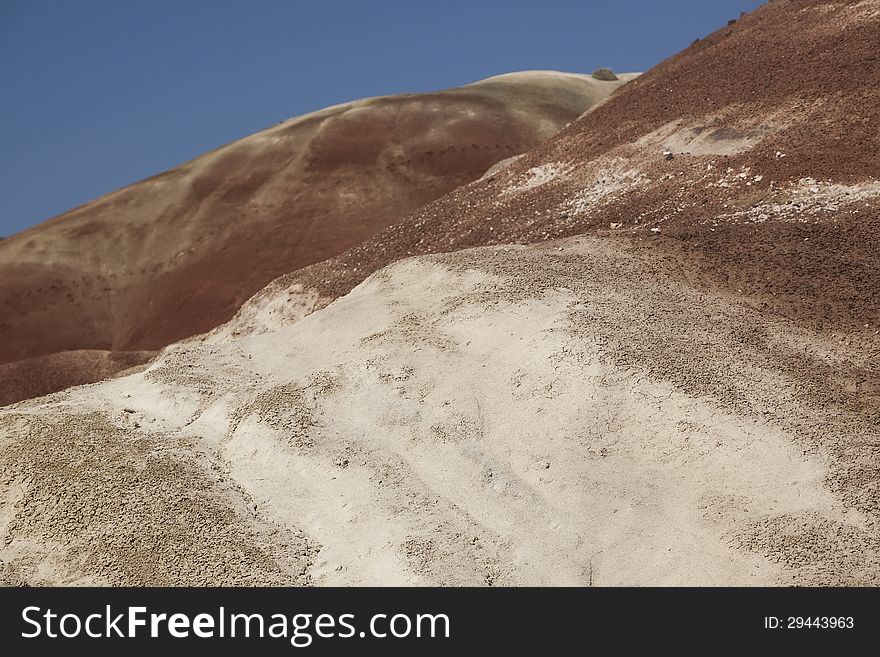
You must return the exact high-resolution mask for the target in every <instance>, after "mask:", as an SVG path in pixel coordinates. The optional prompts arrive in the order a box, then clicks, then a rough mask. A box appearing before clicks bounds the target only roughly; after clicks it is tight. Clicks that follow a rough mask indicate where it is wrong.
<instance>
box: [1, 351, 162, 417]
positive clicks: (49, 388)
mask: <svg viewBox="0 0 880 657" xmlns="http://www.w3.org/2000/svg"><path fill="white" fill-rule="evenodd" d="M155 355H156V354H155V352H152V351H124V352H113V351H95V350H91V351H88V350H83V351H65V352H61V353H57V354H47V355H45V356H35V357H34V358H27V359H25V360H19V361H15V362H13V363H3V364H0V406H3V405H5V404H12V403H13V402H17V401H20V400H22V399H30V398H33V397H42V396H43V395H47V394H49V393H52V392H55V391H57V390H62V389H64V388H69V387H70V386H76V385H81V384H83V383H91V382H93V381H100V380H101V379H106V378H108V377H111V376H113V375H114V374H117V373H120V372H124V371H126V370H130V369H131V368H133V367H137V366H139V365H143V364H145V363H148V362H149V361H150V360H152V358H153V357H154V356H155Z"/></svg>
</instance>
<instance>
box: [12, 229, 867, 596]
mask: <svg viewBox="0 0 880 657" xmlns="http://www.w3.org/2000/svg"><path fill="white" fill-rule="evenodd" d="M646 253H650V252H649V251H645V250H641V251H635V250H627V247H626V246H624V245H621V244H620V243H619V242H613V241H610V240H607V239H602V238H576V239H574V240H566V241H559V242H549V243H547V244H544V245H541V246H534V247H527V248H524V247H487V248H483V249H478V250H471V251H463V252H459V253H455V254H447V255H442V256H427V257H421V258H414V259H409V260H404V261H401V262H399V263H397V264H395V265H392V266H390V267H388V268H386V269H383V270H380V271H379V272H378V273H376V274H375V275H373V276H372V277H370V278H369V279H368V280H367V281H365V282H364V283H363V284H361V285H360V286H358V287H357V288H356V289H355V290H354V291H352V292H351V293H350V294H348V295H347V296H345V297H342V298H340V299H339V300H337V301H336V302H334V303H332V304H330V305H329V306H328V307H326V308H324V309H323V310H320V311H318V312H315V313H313V314H311V315H309V316H307V317H305V318H304V319H302V320H301V321H299V322H297V323H295V324H292V325H287V326H283V327H279V328H277V329H276V330H274V331H271V332H269V331H267V332H263V333H259V334H254V335H250V336H245V337H241V338H238V339H229V340H226V341H214V342H198V341H191V342H189V343H184V344H180V345H176V346H172V347H169V348H168V349H167V350H166V352H165V354H164V355H163V356H162V357H161V358H160V359H159V360H158V361H157V362H156V363H154V364H153V365H152V366H151V367H150V368H149V369H148V370H147V371H145V372H142V373H138V374H133V375H130V376H128V377H125V378H120V379H116V380H111V381H106V382H103V383H99V384H94V385H91V386H84V387H80V388H75V389H72V390H70V391H67V392H65V393H58V394H56V395H53V396H51V397H48V398H45V399H43V400H37V401H33V402H24V403H21V404H18V405H16V406H12V407H8V408H5V409H3V410H0V468H2V469H0V495H2V498H0V499H2V501H3V503H2V506H0V536H2V540H3V541H4V547H3V549H2V552H0V554H2V563H3V566H2V568H3V570H2V573H3V575H2V577H4V578H5V580H6V581H7V582H9V583H15V582H28V583H34V584H37V583H39V584H54V583H98V584H106V583H112V584H202V583H212V584H230V583H232V584H259V583H268V584H275V583H282V582H284V583H293V584H300V583H311V584H324V585H333V584H357V585H361V584H363V585H368V584H380V585H392V584H407V585H417V584H442V585H455V584H474V585H484V584H494V585H528V584H550V585H589V584H593V585H615V584H695V585H701V584H722V585H724V584H749V585H762V584H777V583H799V584H877V583H878V582H877V572H878V567H877V565H878V564H877V559H878V555H880V551H878V547H880V545H878V543H880V540H878V538H877V536H878V532H877V518H876V513H877V505H876V502H875V501H874V497H875V495H874V493H873V489H872V485H873V483H872V482H873V479H872V478H871V477H867V476H863V474H864V472H863V471H862V470H860V468H861V467H862V466H863V465H865V464H864V463H862V461H860V460H859V459H860V457H859V456H858V455H857V456H855V457H854V456H853V448H854V445H853V443H854V442H857V441H859V440H862V439H864V438H865V437H867V436H870V435H876V429H877V427H875V426H873V425H872V424H871V423H870V422H869V419H868V418H867V416H864V417H862V416H860V415H859V414H858V413H856V412H854V411H853V410H852V409H850V408H848V407H847V406H846V404H845V403H844V402H845V400H844V401H841V400H840V399H839V398H838V397H836V396H835V395H834V394H833V391H831V390H830V389H829V384H827V382H825V380H824V379H823V378H822V377H823V369H822V367H823V366H826V365H835V366H838V367H848V368H850V369H851V370H852V371H857V370H858V368H860V367H863V366H864V365H865V364H864V362H863V360H864V358H865V356H863V354H867V353H870V351H869V350H863V349H860V348H858V345H853V344H852V343H844V342H836V341H834V342H830V341H828V340H827V338H825V337H823V336H821V335H818V334H811V333H807V332H805V331H804V330H803V329H797V330H795V329H794V328H793V327H792V326H789V325H783V324H776V323H772V322H771V321H770V320H767V319H766V318H762V317H760V316H759V315H758V314H757V312H756V311H755V310H753V309H751V308H750V307H748V306H747V305H745V304H744V303H743V302H742V301H734V300H731V299H729V298H727V297H714V296H708V295H707V294H706V293H704V292H697V291H694V290H692V289H690V288H688V287H685V286H683V285H681V284H679V283H676V282H674V281H672V280H671V279H670V278H669V277H668V276H666V275H664V274H663V273H662V270H661V269H660V267H659V266H658V263H657V262H654V261H652V260H651V256H650V255H647V256H646V255H645V254H646ZM646 272H650V276H648V275H646ZM805 345H807V349H806V351H805ZM823 386H825V387H823ZM855 448H856V449H857V448H858V446H857V445H856V446H855ZM860 473H861V474H860Z"/></svg>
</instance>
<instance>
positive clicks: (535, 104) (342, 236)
mask: <svg viewBox="0 0 880 657" xmlns="http://www.w3.org/2000/svg"><path fill="white" fill-rule="evenodd" d="M629 77H631V76H622V79H621V80H620V81H617V82H602V81H599V80H595V79H594V78H592V77H590V76H588V75H574V74H566V73H557V72H540V71H535V72H524V73H516V74H509V75H504V76H498V77H496V78H491V79H489V80H484V81H482V82H479V83H475V84H472V85H466V86H464V87H460V88H458V89H452V90H449V91H442V92H437V93H427V94H412V95H401V96H391V97H384V98H374V99H367V100H362V101H356V102H353V103H348V104H344V105H339V106H336V107H332V108H328V109H326V110H321V111H319V112H315V113H313V114H309V115H306V116H302V117H298V118H295V119H291V120H288V121H284V122H282V123H280V124H278V125H277V126H274V127H272V128H269V129H267V130H264V131H262V132H259V133H257V134H255V135H252V136H250V137H246V138H244V139H242V140H240V141H237V142H235V143H232V144H229V145H227V146H224V147H222V148H219V149H217V150H215V151H212V152H211V153H208V154H206V155H204V156H202V157H199V158H197V159H195V160H193V161H191V162H188V163H186V164H184V165H182V166H180V167H177V168H175V169H172V170H170V171H166V172H164V173H161V174H159V175H157V176H154V177H152V178H149V179H147V180H144V181H141V182H139V183H136V184H134V185H132V186H130V187H127V188H125V189H122V190H119V191H117V192H114V193H112V194H108V195H107V196H104V197H102V198H99V199H97V200H95V201H93V202H92V203H89V204H87V205H85V206H82V207H80V208H77V209H75V210H72V211H70V212H68V213H65V214H64V215H61V216H59V217H56V218H54V219H52V220H49V221H47V222H45V223H43V224H40V225H39V226H36V227H34V228H32V229H29V230H27V231H24V232H22V233H20V234H18V235H14V236H12V237H9V238H7V239H4V240H2V241H0V364H2V363H9V362H13V361H20V362H19V364H18V365H17V366H16V367H15V368H14V372H15V376H16V377H18V376H22V377H24V379H25V380H24V381H23V383H22V387H21V389H20V390H18V391H16V390H15V385H14V381H7V382H6V383H5V385H4V387H5V389H6V392H5V395H4V399H0V403H4V402H8V401H10V400H11V399H22V398H26V397H28V396H30V395H31V394H33V393H34V392H35V391H36V392H38V393H45V392H47V391H51V390H57V389H59V388H58V386H64V385H69V384H73V383H80V382H84V381H88V380H97V379H96V378H94V377H98V378H103V376H105V375H106V366H107V365H108V364H109V363H110V362H111V361H109V360H107V359H104V361H103V364H102V366H101V367H100V368H96V367H94V366H93V364H92V363H91V362H85V361H84V367H83V368H82V369H81V370H79V371H72V370H71V368H72V367H73V366H74V365H75V363H76V362H77V361H76V359H75V358H72V357H69V356H64V355H63V354H64V353H66V352H71V351H81V350H100V351H112V352H124V351H154V350H157V349H160V348H161V347H163V346H165V345H166V344H169V343H170V342H174V341H175V340H179V339H181V338H185V337H188V336H191V335H194V334H197V333H201V332H204V331H207V330H210V329H212V328H214V327H215V326H217V325H218V324H221V323H223V322H225V321H227V320H228V319H229V318H230V317H231V316H232V315H233V314H234V313H235V312H236V310H237V309H238V308H239V306H241V304H242V303H243V302H244V301H245V300H246V299H247V298H248V297H250V296H251V295H253V294H254V293H255V292H257V291H258V290H260V289H261V288H262V287H263V286H264V285H265V284H266V283H268V282H269V281H271V280H272V279H274V278H275V277H277V276H279V275H281V274H284V273H286V272H289V271H293V270H295V269H298V268H299V267H302V266H304V265H308V264H312V263H315V262H319V261H321V260H324V259H326V258H328V257H330V256H333V255H335V254H337V253H339V252H341V251H344V250H345V249H348V248H350V247H352V246H354V245H355V244H357V243H359V242H360V241H362V240H363V239H365V238H366V237H369V236H370V235H372V234H373V233H375V232H376V231H377V230H379V229H381V228H383V227H385V226H387V225H389V224H391V223H394V222H395V221H397V220H399V219H400V218H401V217H403V216H404V215H406V214H407V213H409V212H412V211H413V210H415V209H416V208H418V207H419V206H421V205H424V204H425V203H427V202H429V201H431V200H433V199H436V198H437V197H439V196H442V195H443V194H445V193H446V192H448V191H450V190H451V189H454V188H455V187H457V186H459V185H461V184H463V183H466V182H469V181H471V180H474V179H476V178H478V177H479V176H480V175H482V174H483V172H484V171H485V170H486V169H488V168H489V167H490V166H492V165H493V164H495V163H496V162H498V161H499V160H502V159H505V158H508V157H510V156H512V155H514V154H517V153H522V152H523V151H526V150H528V149H529V148H532V147H534V146H535V145H537V144H538V143H540V142H541V141H543V140H545V139H547V138H548V137H550V136H551V135H553V134H554V133H555V132H557V131H558V130H559V129H561V128H562V127H564V126H565V125H566V124H567V123H568V122H570V121H572V120H574V119H576V118H577V117H578V116H579V115H580V114H581V113H582V112H583V111H585V110H586V109H588V108H589V107H591V106H592V105H594V104H595V103H596V102H598V101H600V100H601V99H603V98H605V97H606V96H607V95H608V94H610V93H611V92H612V91H613V90H614V89H616V88H617V87H619V86H620V85H621V84H623V83H624V82H625V81H626V80H627V79H629ZM49 354H62V355H59V356H58V358H57V359H56V360H60V361H63V363H64V365H63V367H64V368H65V369H67V370H68V371H69V375H67V376H56V375H54V374H53V376H51V377H49V378H47V379H46V380H44V381H36V380H37V379H38V377H39V376H40V371H41V370H40V369H36V370H32V371H28V370H27V368H28V366H29V365H28V364H29V363H35V364H40V361H27V360H26V359H30V358H33V357H36V356H46V355H49ZM57 369H58V368H57V367H55V368H53V371H57ZM7 371H9V370H8V369H7ZM30 381H35V383H29V382H30ZM10 390H11V391H12V392H11V393H10ZM10 394H11V397H10Z"/></svg>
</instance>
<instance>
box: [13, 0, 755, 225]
mask: <svg viewBox="0 0 880 657" xmlns="http://www.w3.org/2000/svg"><path fill="white" fill-rule="evenodd" d="M760 4H762V3H761V2H760V1H759V0H602V1H596V0H531V1H529V2H522V1H520V0H442V1H441V0H347V1H343V0H286V1H282V0H238V1H235V2H233V1H231V0H213V1H209V0H150V1H149V2H145V1H141V2H138V1H135V0H76V1H73V0H70V1H65V0H54V1H53V0H0V235H9V234H12V233H14V232H17V231H19V230H21V229H23V228H25V227H27V226H29V225H32V224H34V223H37V222H39V221H42V220H44V219H47V218H49V217H51V216H53V215H55V214H58V213H60V212H63V211H64V210H67V209H70V208H71V207H74V206H76V205H80V204H82V203H84V202H86V201H89V200H91V199H93V198H95V197H97V196H100V195H101V194H104V193H106V192H109V191H112V190H114V189H116V188H118V187H122V186H124V185H127V184H129V183H132V182H135V181H137V180H139V179H141V178H145V177H147V176H150V175H152V174H154V173H158V172H160V171H163V170H165V169H168V168H170V167H172V166H174V165H177V164H180V163H181V162H184V161H186V160H189V159H191V158H193V157H195V156H197V155H199V154H200V153H203V152H205V151H207V150H210V149H212V148H215V147H217V146H220V145H222V144H224V143H227V142H229V141H232V140H234V139H237V138H239V137H242V136H245V135H247V134H250V133H252V132H256V131H258V130H260V129H262V128H265V127H268V126H270V125H272V124H274V123H276V122H277V121H280V120H283V119H286V118H289V117H291V116H296V115H298V114H303V113H305V112H310V111H312V110H316V109H319V108H321V107H325V106H327V105H332V104H335V103H339V102H343V101H347V100H352V99H355V98H362V97H364V96H376V95H382V94H391V93H398V92H408V91H427V90H432V89H442V88H446V87H453V86H458V85H460V84H464V83H467V82H472V81H474V80H478V79H481V78H484V77H488V76H490V75H496V74H498V73H506V72H509V71H517V70H523V69H559V70H564V71H576V72H590V71H592V70H593V69H595V68H597V67H599V66H609V67H611V68H613V69H614V70H616V71H634V70H646V69H648V68H650V67H651V66H653V65H654V64H656V63H658V62H660V61H661V60H663V59H664V58H666V57H668V56H669V55H672V54H674V53H675V52H677V51H679V50H681V49H682V48H684V47H686V46H687V45H688V44H690V43H691V41H693V40H694V39H695V38H697V37H702V36H705V35H706V34H708V33H710V32H712V31H714V30H715V29H717V28H718V27H720V26H722V25H724V24H725V22H726V21H727V20H728V19H730V18H735V17H738V16H739V14H740V12H741V11H751V10H752V9H754V8H755V7H757V6H758V5H760ZM719 83H720V84H722V83H723V81H719Z"/></svg>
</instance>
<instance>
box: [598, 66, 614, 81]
mask: <svg viewBox="0 0 880 657" xmlns="http://www.w3.org/2000/svg"><path fill="white" fill-rule="evenodd" d="M593 77H594V78H596V79H597V80H602V81H604V82H614V80H619V79H620V78H618V77H617V76H616V75H614V71H612V70H611V69H610V68H597V69H596V70H595V71H593Z"/></svg>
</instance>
